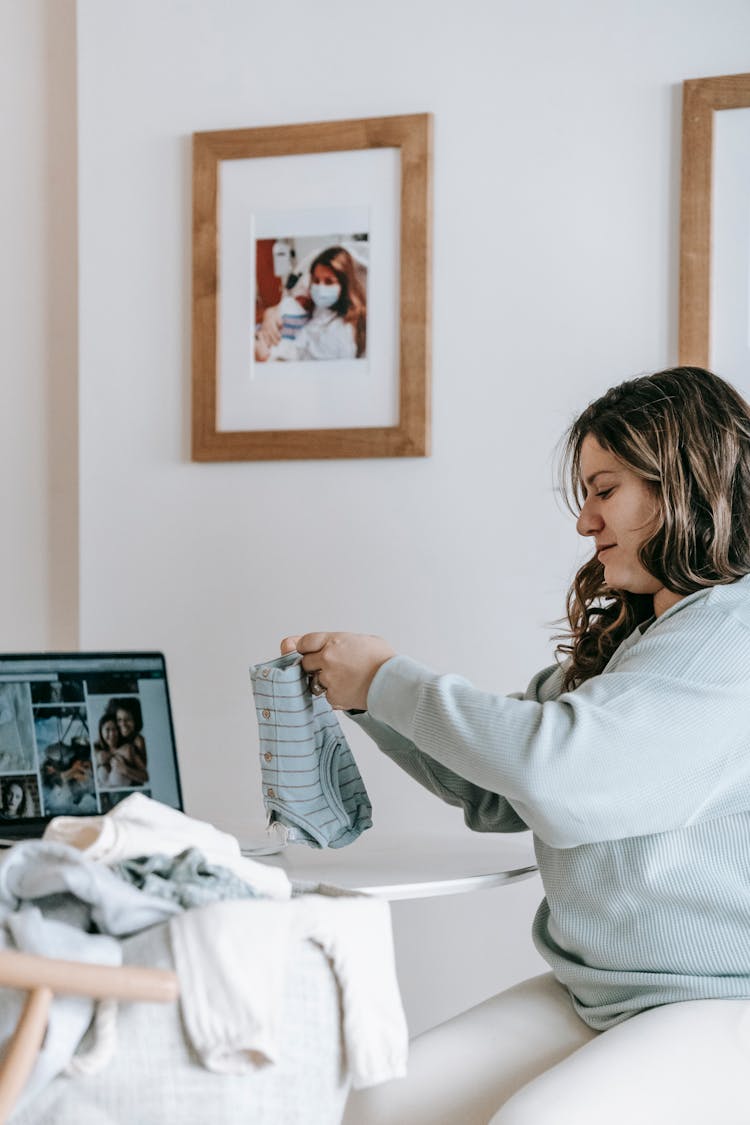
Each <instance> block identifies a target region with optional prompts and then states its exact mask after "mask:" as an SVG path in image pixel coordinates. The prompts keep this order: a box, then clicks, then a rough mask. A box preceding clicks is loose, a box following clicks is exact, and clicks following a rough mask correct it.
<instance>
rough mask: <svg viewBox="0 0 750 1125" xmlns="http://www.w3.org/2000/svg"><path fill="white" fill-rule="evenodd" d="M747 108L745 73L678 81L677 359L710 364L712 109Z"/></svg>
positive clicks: (749, 84)
mask: <svg viewBox="0 0 750 1125" xmlns="http://www.w3.org/2000/svg"><path fill="white" fill-rule="evenodd" d="M747 108H750V74H732V75H725V76H722V77H717V78H693V79H688V80H687V81H685V82H684V83H683V101H682V184H681V199H680V296H679V343H678V347H679V362H680V363H681V364H690V365H695V366H698V367H704V368H709V367H710V366H711V364H712V322H713V321H715V317H714V316H713V315H712V292H711V289H712V282H711V276H712V241H713V236H714V225H715V218H716V216H715V215H714V201H713V197H714V194H715V184H714V171H715V168H714V165H715V128H714V126H715V115H716V113H718V112H719V111H723V110H727V109H747ZM748 250H749V251H750V247H749V248H748ZM729 374H731V373H729Z"/></svg>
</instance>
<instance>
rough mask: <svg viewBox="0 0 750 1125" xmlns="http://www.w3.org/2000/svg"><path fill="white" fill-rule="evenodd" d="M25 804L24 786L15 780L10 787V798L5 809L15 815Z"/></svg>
mask: <svg viewBox="0 0 750 1125" xmlns="http://www.w3.org/2000/svg"><path fill="white" fill-rule="evenodd" d="M22 804H23V787H22V786H20V785H19V784H18V782H17V781H14V782H13V784H12V785H11V786H10V788H9V789H8V798H7V801H6V805H5V811H6V812H8V813H10V815H11V816H15V815H16V813H17V812H18V811H19V810H20V808H21V805H22Z"/></svg>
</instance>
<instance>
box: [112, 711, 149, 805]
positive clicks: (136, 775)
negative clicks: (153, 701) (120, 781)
mask: <svg viewBox="0 0 750 1125" xmlns="http://www.w3.org/2000/svg"><path fill="white" fill-rule="evenodd" d="M113 703H114V704H115V706H114V715H115V719H116V721H117V729H118V731H119V734H120V741H119V744H118V747H117V752H116V754H115V756H114V763H115V765H116V768H117V769H118V770H119V771H120V773H122V774H124V775H125V776H126V777H127V778H128V782H127V783H128V784H130V785H143V783H144V782H146V781H148V769H147V767H146V761H147V756H146V741H145V739H144V737H143V735H142V734H141V731H142V729H143V717H142V715H141V705H140V703H139V701H138V700H137V699H118V700H113Z"/></svg>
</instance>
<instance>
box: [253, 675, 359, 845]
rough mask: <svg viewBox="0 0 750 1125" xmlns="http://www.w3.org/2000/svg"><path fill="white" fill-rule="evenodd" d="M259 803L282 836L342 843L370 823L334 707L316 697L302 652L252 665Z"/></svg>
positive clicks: (315, 842)
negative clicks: (259, 775) (260, 800)
mask: <svg viewBox="0 0 750 1125" xmlns="http://www.w3.org/2000/svg"><path fill="white" fill-rule="evenodd" d="M250 680H251V683H252V685H253V694H254V696H255V710H256V713H257V716H258V729H259V731H260V768H261V784H262V789H263V803H264V805H265V807H266V812H267V814H268V823H269V827H271V826H273V825H274V824H278V825H279V826H280V828H281V830H282V832H283V835H284V837H285V839H286V840H288V841H290V842H292V843H298V844H308V845H310V846H311V847H314V848H341V847H343V846H344V845H345V844H351V843H353V842H354V840H356V839H357V837H358V836H359V835H360V834H361V833H362V832H363V831H364V830H365V829H366V828H371V827H372V806H371V804H370V799H369V797H368V796H367V791H366V789H365V785H364V782H363V781H362V778H361V777H360V773H359V770H358V769H357V763H356V762H355V761H354V758H353V756H352V752H351V750H350V749H349V745H348V743H347V741H346V739H345V737H344V734H343V731H342V730H341V727H340V726H339V721H338V719H337V718H336V715H335V713H334V711H333V710H332V709H331V706H330V704H329V703H328V700H327V699H326V698H325V696H323V695H318V696H314V695H313V694H312V692H311V691H310V688H309V686H308V683H307V676H306V674H305V672H304V669H303V668H302V664H301V657H300V656H299V655H298V654H297V653H289V654H288V655H286V656H281V657H279V658H278V659H277V660H270V661H268V662H267V663H266V664H256V665H254V666H253V667H252V668H251V669H250Z"/></svg>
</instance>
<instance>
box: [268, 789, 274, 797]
mask: <svg viewBox="0 0 750 1125" xmlns="http://www.w3.org/2000/svg"><path fill="white" fill-rule="evenodd" d="M268 796H269V797H275V796H276V793H275V792H274V790H273V789H269V790H268Z"/></svg>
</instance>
